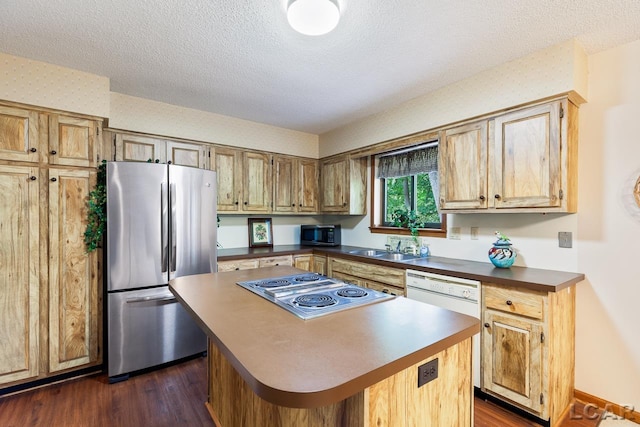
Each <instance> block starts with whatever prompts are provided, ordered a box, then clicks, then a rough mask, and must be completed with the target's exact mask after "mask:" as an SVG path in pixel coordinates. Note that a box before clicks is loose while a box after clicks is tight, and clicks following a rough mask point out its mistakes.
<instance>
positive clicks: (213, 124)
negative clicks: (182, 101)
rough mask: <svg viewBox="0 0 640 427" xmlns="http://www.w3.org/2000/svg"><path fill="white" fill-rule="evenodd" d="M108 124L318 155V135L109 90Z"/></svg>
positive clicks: (316, 156)
mask: <svg viewBox="0 0 640 427" xmlns="http://www.w3.org/2000/svg"><path fill="white" fill-rule="evenodd" d="M109 127H111V128H115V129H124V130H132V131H137V132H145V133H151V134H156V135H165V136H173V137H179V138H187V139H193V140H197V141H205V142H211V143H216V144H223V145H231V146H235V147H243V148H254V149H258V150H264V151H270V152H275V153H282V154H291V155H296V156H303V157H311V158H318V136H317V135H312V134H309V133H304V132H298V131H295V130H290V129H284V128H279V127H275V126H269V125H265V124H261V123H256V122H250V121H248V120H241V119H236V118H234V117H229V116H222V115H220V114H214V113H208V112H205V111H200V110H194V109H192V108H185V107H179V106H176V105H171V104H165V103H162V102H157V101H150V100H148V99H142V98H136V97H133V96H128V95H123V94H120V93H115V92H111V110H110V113H109Z"/></svg>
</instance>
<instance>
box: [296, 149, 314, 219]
mask: <svg viewBox="0 0 640 427" xmlns="http://www.w3.org/2000/svg"><path fill="white" fill-rule="evenodd" d="M318 178H319V173H318V161H317V160H313V159H298V177H297V180H296V182H297V183H298V212H305V213H315V212H318V184H319V182H318Z"/></svg>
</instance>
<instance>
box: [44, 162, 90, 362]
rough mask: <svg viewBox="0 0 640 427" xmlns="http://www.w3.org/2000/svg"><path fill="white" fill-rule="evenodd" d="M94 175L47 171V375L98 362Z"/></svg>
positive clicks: (78, 171) (85, 172) (67, 171)
mask: <svg viewBox="0 0 640 427" xmlns="http://www.w3.org/2000/svg"><path fill="white" fill-rule="evenodd" d="M95 180H96V173H95V172H89V171H88V170H66V169H50V170H49V371H50V372H57V371H63V370H66V369H69V368H74V367H78V366H82V365H88V364H91V363H94V362H96V361H98V342H99V341H98V338H99V336H98V320H99V306H98V298H99V290H98V274H97V273H98V272H97V271H96V270H97V265H98V264H97V254H96V252H92V253H90V254H87V249H86V246H85V244H84V232H85V230H86V227H87V213H88V212H87V211H88V207H87V202H86V201H87V198H88V195H89V192H90V191H91V189H92V188H93V187H94V186H95Z"/></svg>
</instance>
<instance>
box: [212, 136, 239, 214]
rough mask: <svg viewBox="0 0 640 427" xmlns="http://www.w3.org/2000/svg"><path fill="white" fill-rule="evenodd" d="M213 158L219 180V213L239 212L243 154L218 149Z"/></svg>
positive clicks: (232, 150) (227, 149)
mask: <svg viewBox="0 0 640 427" xmlns="http://www.w3.org/2000/svg"><path fill="white" fill-rule="evenodd" d="M212 151H213V154H212V156H211V159H212V163H213V164H212V167H213V169H214V170H215V171H216V176H217V180H218V212H225V213H227V212H239V211H240V194H241V192H242V175H241V172H240V169H241V168H242V152H241V151H239V150H234V149H232V148H216V149H215V151H214V150H212Z"/></svg>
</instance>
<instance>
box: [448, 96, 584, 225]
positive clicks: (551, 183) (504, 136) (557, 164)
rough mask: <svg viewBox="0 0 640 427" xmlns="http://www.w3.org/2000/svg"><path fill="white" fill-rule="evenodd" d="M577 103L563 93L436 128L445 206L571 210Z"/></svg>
mask: <svg viewBox="0 0 640 427" xmlns="http://www.w3.org/2000/svg"><path fill="white" fill-rule="evenodd" d="M576 162H577V107H576V106H575V105H573V104H572V103H571V102H569V101H568V100H567V99H562V100H557V101H552V102H548V103H545V104H540V105H535V106H532V107H528V108H523V109H519V110H515V111H512V112H508V113H505V114H502V115H500V116H497V117H495V118H492V119H489V120H484V121H479V122H476V123H471V124H465V125H462V126H458V127H454V128H450V129H446V130H444V131H442V132H441V133H440V202H439V203H440V208H441V209H442V210H443V211H444V212H483V211H484V212H488V211H494V212H498V211H499V212H575V211H576V208H577V200H576V196H577V191H576V183H577V176H576V175H577V170H576V166H577V164H576Z"/></svg>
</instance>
